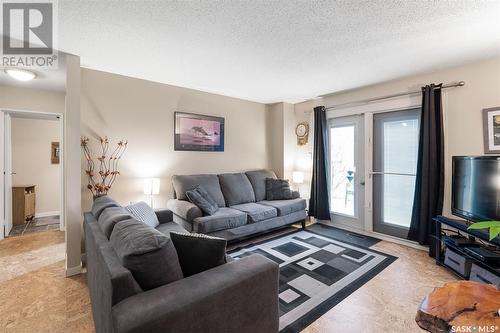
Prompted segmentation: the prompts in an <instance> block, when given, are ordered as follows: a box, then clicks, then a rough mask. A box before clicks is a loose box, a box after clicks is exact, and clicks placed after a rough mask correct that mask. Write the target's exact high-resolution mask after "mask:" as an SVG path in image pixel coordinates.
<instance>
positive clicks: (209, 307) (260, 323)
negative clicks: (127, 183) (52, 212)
mask: <svg viewBox="0 0 500 333" xmlns="http://www.w3.org/2000/svg"><path fill="white" fill-rule="evenodd" d="M219 199H220V198H219ZM120 208H121V209H120ZM241 214H243V213H241ZM156 215H157V217H158V220H159V222H160V224H159V225H158V226H157V227H156V230H150V231H151V232H153V233H155V234H157V235H158V233H157V231H159V232H161V233H162V234H164V235H165V236H168V237H170V232H171V231H180V232H186V231H185V230H184V229H183V228H182V227H181V226H179V225H178V224H176V223H174V222H172V213H171V212H170V211H168V210H162V211H157V212H156ZM131 220H134V218H133V217H131V216H130V215H128V214H127V212H126V211H124V209H123V208H122V207H120V206H119V205H118V204H117V203H116V202H115V201H113V200H112V199H111V198H109V197H101V198H99V199H98V200H96V201H95V202H94V206H93V207H92V211H91V212H88V213H85V217H84V232H85V248H86V266H87V285H88V287H89V291H90V298H91V303H92V313H93V317H94V323H95V329H96V332H97V333H139V332H141V333H146V332H152V333H160V332H162V333H167V332H176V333H188V332H189V333H190V332H193V333H194V332H240V333H254V332H269V333H277V332H278V325H279V309H278V278H279V267H278V265H277V264H276V263H274V262H273V261H271V260H269V259H267V258H265V257H263V256H260V255H251V256H248V257H245V258H242V259H239V260H236V261H231V260H228V261H227V263H226V264H223V265H220V266H217V267H215V268H212V269H209V270H206V271H203V272H201V273H198V274H195V275H192V276H189V277H185V278H180V279H177V280H175V281H173V282H169V283H167V284H163V285H161V286H159V287H154V288H152V289H149V290H143V289H142V288H141V286H140V285H139V280H136V278H134V275H133V273H132V272H131V271H130V270H128V269H127V268H125V267H124V266H123V265H122V260H121V259H120V256H119V255H118V254H117V253H119V249H117V248H116V243H115V240H116V236H115V235H113V231H115V232H116V233H117V234H118V233H123V232H124V230H125V229H124V228H127V227H117V225H118V226H120V223H122V224H121V225H124V226H125V225H127V226H128V225H130V223H131V222H130V221H131ZM132 223H142V222H137V221H135V222H134V221H132ZM147 228H151V229H153V228H152V227H150V226H147ZM116 230H119V231H116ZM120 230H121V231H120ZM161 237H164V236H163V235H161ZM132 238H133V237H132ZM110 239H111V241H110ZM122 239H125V240H128V238H127V237H124V238H122ZM121 245H125V247H127V246H128V247H130V244H121ZM122 247H123V246H122ZM142 250H143V249H142V248H141V251H142ZM174 251H175V250H174ZM147 254H149V253H147ZM141 255H143V254H142V253H141ZM153 255H154V254H153ZM162 258H163V257H162ZM134 259H135V261H137V259H138V257H136V258H134ZM153 267H154V266H153ZM159 269H160V267H159Z"/></svg>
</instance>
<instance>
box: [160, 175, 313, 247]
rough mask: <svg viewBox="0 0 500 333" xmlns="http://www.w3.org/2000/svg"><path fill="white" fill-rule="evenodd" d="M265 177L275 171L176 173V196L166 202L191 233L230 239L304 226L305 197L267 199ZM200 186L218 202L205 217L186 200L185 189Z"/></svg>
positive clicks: (174, 183) (173, 180)
mask: <svg viewBox="0 0 500 333" xmlns="http://www.w3.org/2000/svg"><path fill="white" fill-rule="evenodd" d="M266 178H276V175H275V173H274V172H273V171H270V170H256V171H248V172H245V173H226V174H220V175H175V176H173V177H172V184H173V187H174V195H175V199H171V200H169V201H168V203H167V207H168V209H169V210H171V211H172V212H173V214H174V216H173V218H174V221H175V222H177V223H178V224H180V225H181V226H183V227H184V228H185V229H186V230H188V231H190V232H196V233H203V234H207V235H211V236H216V237H222V238H225V239H227V240H228V241H235V240H240V239H243V238H246V237H249V236H251V235H255V234H259V233H262V232H266V231H270V230H273V229H277V228H280V227H283V226H286V225H289V224H293V223H297V222H301V223H302V226H304V225H305V218H306V210H305V209H306V200H305V199H302V198H297V199H290V200H273V201H268V200H266ZM196 186H201V187H203V189H204V190H205V191H207V192H208V193H209V194H210V196H211V197H212V198H213V199H214V200H215V201H216V202H217V205H218V206H219V210H218V211H217V213H215V214H214V215H211V216H210V215H209V216H204V215H203V213H202V211H201V210H200V209H199V208H198V207H197V206H195V205H194V204H192V203H190V202H189V201H187V197H186V191H188V190H191V189H193V188H195V187H196Z"/></svg>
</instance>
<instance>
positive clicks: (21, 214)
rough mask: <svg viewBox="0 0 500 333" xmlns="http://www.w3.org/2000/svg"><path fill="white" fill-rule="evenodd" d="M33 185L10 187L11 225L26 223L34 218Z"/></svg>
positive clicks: (34, 194) (34, 195) (34, 196)
mask: <svg viewBox="0 0 500 333" xmlns="http://www.w3.org/2000/svg"><path fill="white" fill-rule="evenodd" d="M35 198H36V193H35V185H24V186H12V224H13V225H18V224H23V223H26V222H27V221H29V220H32V219H33V218H34V217H35V205H36V200H35Z"/></svg>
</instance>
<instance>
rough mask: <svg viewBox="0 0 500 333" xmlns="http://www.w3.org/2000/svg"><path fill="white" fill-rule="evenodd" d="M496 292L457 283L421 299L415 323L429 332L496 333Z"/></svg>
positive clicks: (499, 300) (499, 307) (499, 320)
mask: <svg viewBox="0 0 500 333" xmlns="http://www.w3.org/2000/svg"><path fill="white" fill-rule="evenodd" d="M499 311H500V291H499V290H498V289H497V288H496V287H495V286H494V285H491V284H483V283H478V282H473V281H459V282H454V283H448V284H445V285H444V286H443V287H441V288H436V289H434V291H433V292H432V293H430V294H429V295H428V296H426V297H425V298H424V300H423V301H422V304H420V307H419V308H418V312H417V316H416V317H415V320H416V322H417V324H418V325H419V326H420V327H421V328H423V329H425V330H427V331H429V332H440V333H441V332H443V333H444V332H446V333H448V332H500V316H499Z"/></svg>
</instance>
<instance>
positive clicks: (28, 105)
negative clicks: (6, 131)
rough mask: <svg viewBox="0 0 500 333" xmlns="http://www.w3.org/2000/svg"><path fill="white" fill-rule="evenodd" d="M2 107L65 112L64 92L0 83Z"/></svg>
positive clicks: (0, 103) (0, 104)
mask: <svg viewBox="0 0 500 333" xmlns="http://www.w3.org/2000/svg"><path fill="white" fill-rule="evenodd" d="M0 108H2V109H18V110H26V111H40V112H52V113H64V93H61V92H54V91H46V90H39V89H26V88H19V87H12V86H3V85H0Z"/></svg>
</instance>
